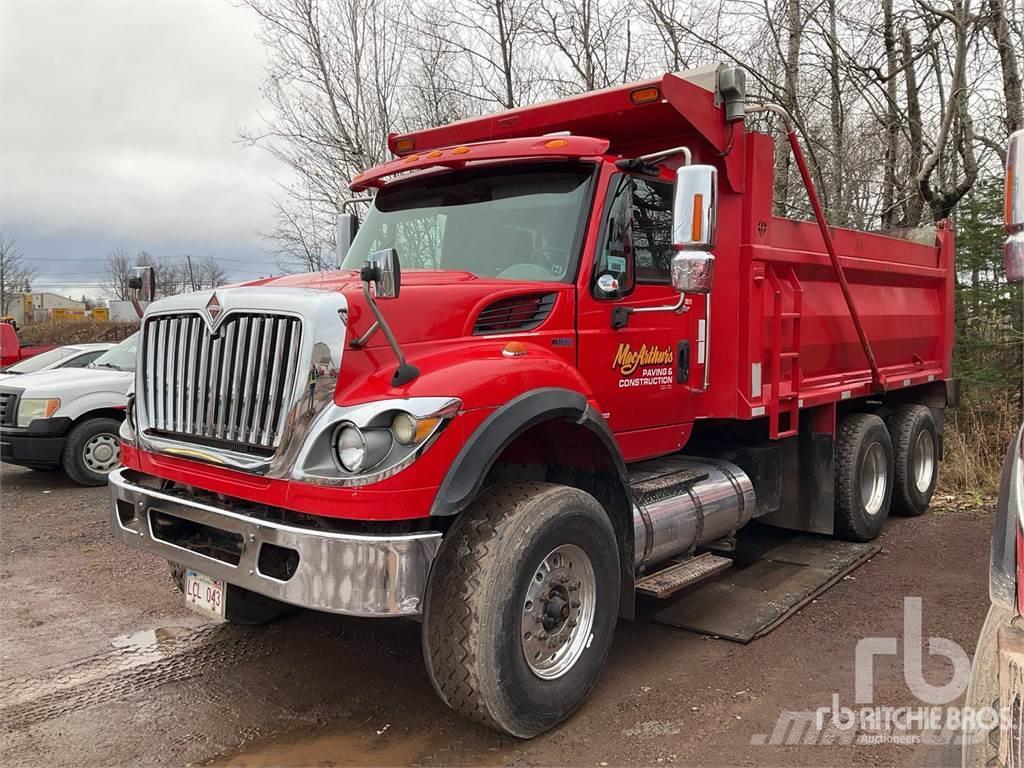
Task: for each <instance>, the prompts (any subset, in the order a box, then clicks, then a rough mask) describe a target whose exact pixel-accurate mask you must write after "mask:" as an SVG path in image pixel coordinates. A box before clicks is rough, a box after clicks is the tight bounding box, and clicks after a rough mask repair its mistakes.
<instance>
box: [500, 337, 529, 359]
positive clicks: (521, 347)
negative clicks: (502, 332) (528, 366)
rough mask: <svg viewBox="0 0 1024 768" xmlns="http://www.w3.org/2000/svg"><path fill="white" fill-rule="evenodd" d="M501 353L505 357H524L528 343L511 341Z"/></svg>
mask: <svg viewBox="0 0 1024 768" xmlns="http://www.w3.org/2000/svg"><path fill="white" fill-rule="evenodd" d="M501 354H502V355H504V356H505V357H522V356H523V355H525V354H526V345H525V344H524V343H523V342H521V341H510V342H509V343H508V344H506V345H505V348H504V349H503V350H501Z"/></svg>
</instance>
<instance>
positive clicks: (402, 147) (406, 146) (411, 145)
mask: <svg viewBox="0 0 1024 768" xmlns="http://www.w3.org/2000/svg"><path fill="white" fill-rule="evenodd" d="M414 149H416V142H415V141H413V140H412V139H409V138H405V139H396V140H395V152H399V153H401V152H411V151H412V150H414Z"/></svg>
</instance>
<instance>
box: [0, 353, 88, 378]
mask: <svg viewBox="0 0 1024 768" xmlns="http://www.w3.org/2000/svg"><path fill="white" fill-rule="evenodd" d="M78 352H79V350H77V349H74V348H73V347H57V349H51V350H50V351H49V352H40V353H39V354H38V355H33V356H32V357H28V358H25V359H24V360H21V361H19V362H17V363H15V364H14V365H9V366H7V367H6V368H4V369H3V372H4V373H35V372H36V371H42V370H45V369H47V368H56V367H57V366H58V365H59V364H60V362H61V361H62V360H64V359H65V358H68V357H71V356H72V355H77V354H78Z"/></svg>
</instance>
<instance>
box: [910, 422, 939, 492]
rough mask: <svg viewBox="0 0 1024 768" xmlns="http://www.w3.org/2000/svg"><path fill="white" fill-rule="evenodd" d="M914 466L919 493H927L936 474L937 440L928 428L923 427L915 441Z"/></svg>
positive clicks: (915, 482) (915, 483)
mask: <svg viewBox="0 0 1024 768" xmlns="http://www.w3.org/2000/svg"><path fill="white" fill-rule="evenodd" d="M913 467H914V485H916V486H917V491H918V493H927V492H928V489H929V488H930V487H931V484H932V477H933V476H934V474H935V441H934V440H933V439H932V433H931V432H929V431H928V430H927V429H922V430H921V431H920V432H919V433H918V435H917V440H916V441H915V442H914V461H913Z"/></svg>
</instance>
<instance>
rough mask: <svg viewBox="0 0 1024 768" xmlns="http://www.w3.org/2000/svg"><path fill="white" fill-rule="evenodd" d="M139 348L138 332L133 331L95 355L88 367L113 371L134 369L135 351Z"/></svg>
mask: <svg viewBox="0 0 1024 768" xmlns="http://www.w3.org/2000/svg"><path fill="white" fill-rule="evenodd" d="M138 350H139V334H138V332H136V333H133V334H132V335H131V336H129V337H128V338H127V339H125V340H124V341H122V342H121V343H120V344H118V345H117V346H116V347H111V348H110V349H108V350H107V351H106V352H104V353H103V354H102V355H100V356H99V357H97V358H96V359H95V360H94V361H93V363H92V365H90V366H89V367H90V368H110V369H112V370H115V371H134V370H135V353H136V352H138Z"/></svg>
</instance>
